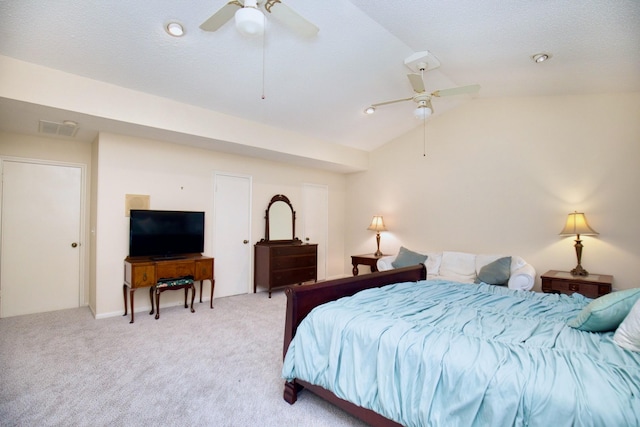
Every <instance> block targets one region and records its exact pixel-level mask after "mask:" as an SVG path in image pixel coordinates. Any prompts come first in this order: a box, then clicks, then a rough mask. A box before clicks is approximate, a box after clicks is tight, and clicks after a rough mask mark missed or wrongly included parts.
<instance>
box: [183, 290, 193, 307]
mask: <svg viewBox="0 0 640 427" xmlns="http://www.w3.org/2000/svg"><path fill="white" fill-rule="evenodd" d="M191 286H192V287H193V285H191ZM193 292H195V288H194V290H193ZM188 293H189V288H184V308H187V307H189V306H188V305H187V294H188ZM191 305H192V308H193V303H191Z"/></svg>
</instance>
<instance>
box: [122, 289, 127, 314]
mask: <svg viewBox="0 0 640 427" xmlns="http://www.w3.org/2000/svg"><path fill="white" fill-rule="evenodd" d="M122 296H123V299H124V314H123V316H126V315H127V285H126V284H123V285H122Z"/></svg>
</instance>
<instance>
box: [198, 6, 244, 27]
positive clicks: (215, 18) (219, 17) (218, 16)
mask: <svg viewBox="0 0 640 427" xmlns="http://www.w3.org/2000/svg"><path fill="white" fill-rule="evenodd" d="M242 7H243V6H242V3H240V2H239V1H237V0H232V1H230V2H229V3H227V4H225V5H224V6H222V7H221V8H220V9H219V10H218V11H217V12H216V13H214V14H213V15H211V17H210V18H209V19H207V20H206V21H204V22H203V23H202V24H201V25H200V29H201V30H203V31H216V30H217V29H218V28H220V27H222V26H223V25H224V24H226V23H227V21H230V20H231V19H232V18H233V16H234V15H235V13H236V11H237V10H238V9H241V8H242Z"/></svg>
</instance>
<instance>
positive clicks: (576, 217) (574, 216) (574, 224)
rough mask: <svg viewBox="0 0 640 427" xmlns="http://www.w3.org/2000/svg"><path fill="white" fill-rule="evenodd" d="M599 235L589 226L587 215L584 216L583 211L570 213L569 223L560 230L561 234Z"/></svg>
mask: <svg viewBox="0 0 640 427" xmlns="http://www.w3.org/2000/svg"><path fill="white" fill-rule="evenodd" d="M574 234H576V235H580V234H584V235H591V236H593V235H597V234H598V232H597V231H595V230H594V229H593V228H591V227H590V226H589V223H588V222H587V217H586V216H584V213H582V212H574V213H570V214H569V216H568V217H567V223H566V224H565V225H564V228H563V229H562V231H561V232H560V235H561V236H569V235H574Z"/></svg>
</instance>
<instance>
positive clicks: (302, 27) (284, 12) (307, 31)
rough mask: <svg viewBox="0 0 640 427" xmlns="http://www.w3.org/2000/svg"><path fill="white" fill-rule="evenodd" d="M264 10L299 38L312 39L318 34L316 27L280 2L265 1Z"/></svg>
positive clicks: (273, 0) (275, 0)
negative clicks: (299, 36) (298, 35)
mask: <svg viewBox="0 0 640 427" xmlns="http://www.w3.org/2000/svg"><path fill="white" fill-rule="evenodd" d="M264 9H265V10H266V11H267V12H269V13H270V14H271V15H273V16H274V17H275V18H276V19H277V20H279V21H280V22H282V23H283V24H284V25H286V26H287V27H289V28H290V29H291V30H293V31H295V32H296V33H298V34H300V35H301V36H304V37H314V36H315V35H316V34H318V31H320V30H319V28H318V27H316V26H315V25H314V24H312V23H311V22H309V21H307V20H306V19H305V18H303V17H302V16H300V15H299V14H298V13H297V12H295V11H294V10H293V9H291V8H290V7H289V6H287V5H286V4H284V3H282V2H281V1H280V0H267V2H266V3H265V5H264Z"/></svg>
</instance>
